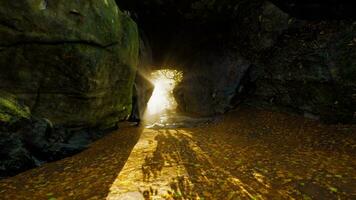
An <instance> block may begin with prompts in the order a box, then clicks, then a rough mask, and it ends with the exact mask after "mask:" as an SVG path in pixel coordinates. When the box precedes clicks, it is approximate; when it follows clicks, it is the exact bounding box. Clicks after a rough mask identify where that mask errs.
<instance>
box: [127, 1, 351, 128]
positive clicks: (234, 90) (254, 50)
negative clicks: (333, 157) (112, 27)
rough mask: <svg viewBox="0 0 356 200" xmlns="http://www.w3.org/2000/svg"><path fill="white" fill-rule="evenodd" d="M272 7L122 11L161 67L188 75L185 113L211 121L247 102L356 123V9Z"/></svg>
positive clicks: (167, 5) (164, 6)
mask: <svg viewBox="0 0 356 200" xmlns="http://www.w3.org/2000/svg"><path fill="white" fill-rule="evenodd" d="M272 2H274V3H275V4H272V3H271V2H268V1H263V0H254V1H245V0H239V1H229V0H225V1H209V0H195V1H189V2H188V1H181V2H180V3H176V4H175V6H173V5H172V4H173V3H172V1H157V2H156V1H155V2H148V1H146V3H138V1H135V0H133V1H129V2H128V1H127V2H126V1H122V4H123V6H124V7H125V8H126V9H132V10H133V11H134V12H136V13H137V15H138V20H139V22H141V24H142V27H143V28H144V29H145V31H147V32H148V36H149V39H150V41H151V43H152V47H153V54H154V61H155V63H157V65H158V66H172V67H173V68H174V67H177V68H179V69H182V70H183V71H184V76H185V77H184V79H183V81H182V82H181V83H180V85H179V86H178V87H177V88H176V90H175V96H176V99H177V101H178V103H179V108H180V109H181V110H182V111H185V112H189V113H194V114H199V115H212V114H216V113H221V112H224V111H226V110H227V109H228V108H229V107H230V106H235V105H236V104H237V103H240V102H241V101H243V100H245V99H246V97H248V99H247V103H249V104H253V105H255V106H263V107H265V108H275V109H278V110H283V111H291V112H294V113H295V112H296V113H300V114H305V115H306V116H310V117H313V118H318V119H322V120H324V121H327V122H333V123H337V122H343V123H344V122H346V123H349V122H354V121H355V112H356V108H355V105H356V102H355V89H356V88H355V83H356V82H355V80H356V79H355V78H354V77H355V70H356V65H355V57H354V55H356V52H355V38H356V35H355V24H354V22H353V20H352V19H353V18H354V17H355V15H354V12H352V9H350V8H353V7H354V6H353V5H354V3H348V2H347V1H333V0H330V1H329V0H326V1H321V0H312V1H308V2H306V1H301V0H286V1H282V0H281V1H279V0H272ZM157 9H159V10H160V12H157ZM350 11H351V12H350ZM150 13H154V14H150ZM294 17H297V18H294ZM326 19H327V20H329V21H322V20H326ZM312 20H314V21H312ZM315 20H316V21H315ZM332 20H334V21H332ZM157 22H160V23H157ZM162 30H164V31H162ZM231 55H232V56H231ZM242 61H243V62H242ZM241 63H247V64H249V66H250V67H247V68H246V64H241ZM232 68H233V70H232V71H233V73H230V72H231V69H232ZM234 72H237V73H238V74H237V75H236V74H234ZM246 72H247V73H246ZM230 76H231V77H233V79H235V80H234V81H227V82H228V83H224V84H222V82H224V80H230V79H229V78H230ZM231 97H232V98H231ZM245 102H246V101H245Z"/></svg>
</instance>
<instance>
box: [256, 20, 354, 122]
mask: <svg viewBox="0 0 356 200" xmlns="http://www.w3.org/2000/svg"><path fill="white" fill-rule="evenodd" d="M355 37H356V26H355V25H354V24H352V23H349V22H335V23H331V22H329V23H325V22H321V23H314V24H311V23H305V24H303V25H301V26H300V27H298V28H297V29H294V30H290V31H289V32H288V33H285V34H284V35H283V36H281V38H280V40H279V41H278V42H277V43H276V45H275V46H274V47H273V49H272V50H270V51H269V52H264V55H265V57H264V58H263V59H261V63H260V64H259V65H257V66H256V67H255V69H254V70H253V74H254V75H253V76H256V77H257V81H256V82H255V83H256V91H255V93H254V95H252V96H251V97H250V101H259V103H262V104H265V105H267V106H271V105H279V106H284V107H285V108H287V109H291V110H295V111H297V112H301V113H303V112H304V113H305V114H308V113H311V114H313V115H317V116H320V117H321V118H322V119H323V120H324V121H328V122H351V121H352V120H354V113H355V112H356V99H355V93H356V79H355V76H356V57H355V55H356V48H355V47H356V43H355ZM263 102H264V103H263Z"/></svg>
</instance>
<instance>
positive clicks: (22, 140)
mask: <svg viewBox="0 0 356 200" xmlns="http://www.w3.org/2000/svg"><path fill="white" fill-rule="evenodd" d="M138 62H139V36H138V30H137V27H136V24H135V22H133V21H132V19H131V18H130V17H129V15H128V14H124V13H123V12H121V11H120V10H119V8H118V7H117V5H116V3H115V1H114V0H105V1H97V0H80V1H64V0H51V1H46V0H17V1H10V0H8V1H6V0H4V1H0V177H4V176H9V175H15V174H16V173H19V172H21V171H24V170H26V169H30V168H33V167H36V166H39V165H41V164H42V163H44V162H48V161H54V160H57V159H61V158H63V157H65V156H68V155H71V154H74V153H77V152H79V151H81V150H83V149H85V148H86V147H87V146H88V145H89V144H90V143H91V142H92V141H94V140H96V139H98V138H100V137H101V136H103V135H104V134H105V133H107V131H108V130H110V128H115V127H116V125H117V122H118V121H120V120H124V119H126V118H127V117H128V116H129V114H130V112H131V106H132V103H131V100H132V88H133V83H134V80H135V75H136V67H137V65H138Z"/></svg>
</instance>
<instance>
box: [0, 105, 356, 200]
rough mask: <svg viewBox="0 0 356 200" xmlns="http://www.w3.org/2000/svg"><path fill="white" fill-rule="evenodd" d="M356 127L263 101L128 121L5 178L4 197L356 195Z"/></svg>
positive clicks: (220, 199)
mask: <svg viewBox="0 0 356 200" xmlns="http://www.w3.org/2000/svg"><path fill="white" fill-rule="evenodd" d="M355 133H356V126H346V125H323V124H320V123H319V122H314V121H311V120H308V119H304V118H302V117H298V116H291V115H287V114H283V113H276V112H269V111H262V110H258V109H254V108H241V109H239V110H237V111H235V112H232V113H229V114H227V115H226V116H224V117H223V119H222V120H221V121H220V122H214V123H211V124H208V125H204V126H199V127H196V128H180V129H143V128H134V127H124V128H121V129H120V130H119V131H117V132H114V133H112V134H110V135H108V136H106V137H105V138H103V139H101V140H99V141H97V142H95V143H93V144H92V145H91V147H90V148H88V149H87V150H85V151H83V152H82V153H79V154H77V155H75V156H73V157H69V158H66V159H63V160H60V161H57V162H53V163H48V164H45V165H43V166H41V167H39V168H37V169H33V170H29V171H27V172H24V173H22V174H19V175H17V176H15V177H11V178H8V179H4V180H0V199H11V200H13V199H36V200H37V199H50V200H60V199H63V200H66V199H80V200H81V199H83V200H87V199H109V200H115V199H117V200H119V199H122V200H123V199H126V200H129V199H132V200H140V199H174V200H176V199H205V200H207V199H216V200H229V199H231V200H235V199H236V200H237V199H273V200H274V199H304V200H308V199H318V200H319V199H321V200H323V199H325V200H332V199H356V136H355ZM144 197H145V198H144Z"/></svg>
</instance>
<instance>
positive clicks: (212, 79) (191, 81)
mask: <svg viewBox="0 0 356 200" xmlns="http://www.w3.org/2000/svg"><path fill="white" fill-rule="evenodd" d="M193 66H194V67H192V68H190V69H187V70H185V71H184V73H183V74H184V77H183V80H182V81H181V82H180V83H179V84H178V86H177V87H176V88H175V90H174V95H175V99H176V100H177V103H178V108H179V110H180V111H182V112H186V113H190V114H194V115H198V116H211V115H216V114H222V113H224V112H226V111H227V110H229V109H230V108H231V103H230V102H231V100H232V99H233V98H234V97H235V96H236V93H238V90H240V91H242V85H241V84H240V83H241V81H242V78H243V75H244V74H245V72H246V71H247V70H248V69H249V67H250V63H249V62H248V61H247V60H245V59H243V58H242V57H240V56H237V55H234V54H232V53H228V52H226V53H223V54H215V55H214V54H211V55H202V57H198V59H197V60H196V63H195V65H193Z"/></svg>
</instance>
